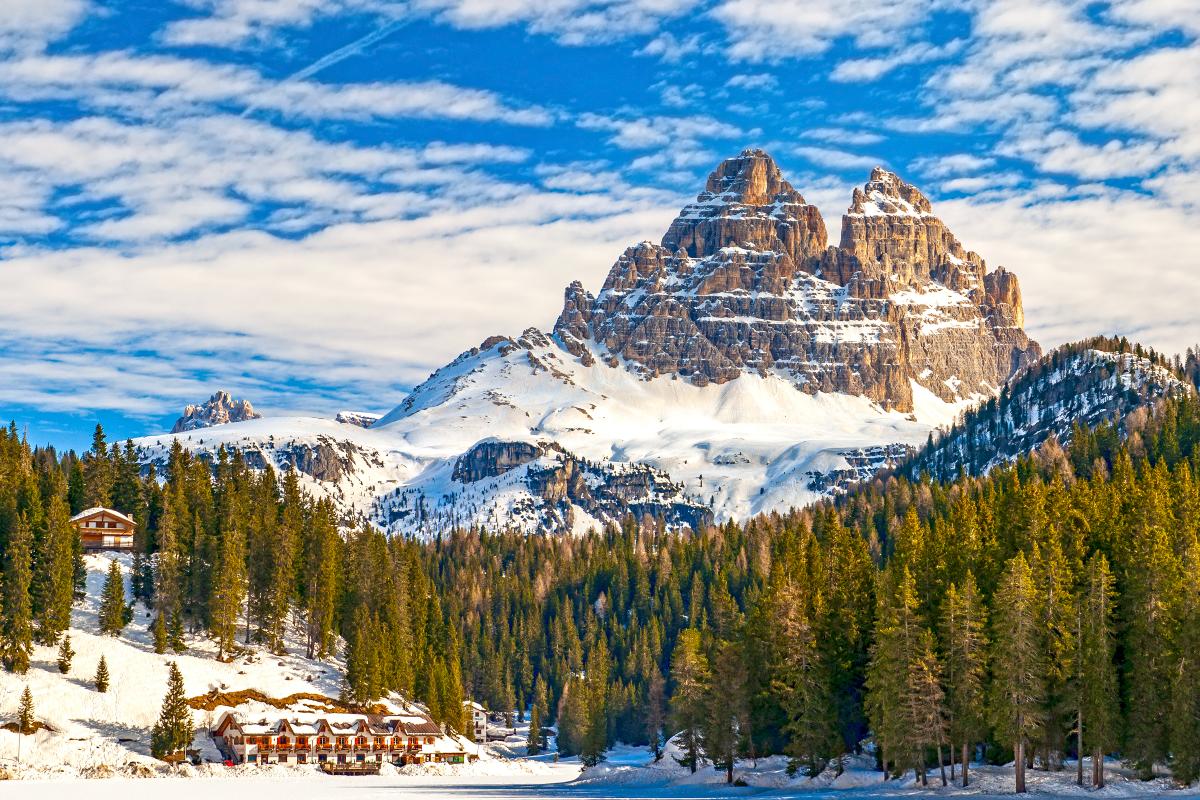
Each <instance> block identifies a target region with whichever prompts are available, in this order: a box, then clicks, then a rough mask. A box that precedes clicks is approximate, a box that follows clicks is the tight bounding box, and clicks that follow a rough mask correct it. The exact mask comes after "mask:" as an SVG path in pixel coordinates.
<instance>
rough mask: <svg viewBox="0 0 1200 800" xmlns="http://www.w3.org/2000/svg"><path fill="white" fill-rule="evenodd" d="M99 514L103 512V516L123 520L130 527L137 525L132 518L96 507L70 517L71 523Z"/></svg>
mask: <svg viewBox="0 0 1200 800" xmlns="http://www.w3.org/2000/svg"><path fill="white" fill-rule="evenodd" d="M100 512H104V513H105V514H111V515H112V516H114V517H116V518H117V519H122V520H125V521H126V522H128V523H129V524H130V525H136V524H137V523H136V522H135V521H134V520H133V518H131V517H127V516H125V515H124V514H122V513H121V512H120V511H114V510H113V509H111V508H105V507H104V506H96V507H95V508H88V509H84V510H83V511H80V512H79V513H78V514H76V515H75V516H73V517H71V522H77V521H78V520H81V519H87V518H88V517H90V516H92V515H94V514H99V513H100Z"/></svg>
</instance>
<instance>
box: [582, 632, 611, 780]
mask: <svg viewBox="0 0 1200 800" xmlns="http://www.w3.org/2000/svg"><path fill="white" fill-rule="evenodd" d="M610 669H611V662H610V657H609V652H608V646H607V645H606V644H605V643H604V639H603V638H600V639H597V640H596V643H595V644H593V645H592V648H591V650H590V651H589V652H588V659H587V670H586V672H585V674H584V681H583V685H584V689H585V692H586V694H587V700H586V703H585V709H586V715H587V722H586V725H585V729H584V738H583V746H582V748H581V749H580V751H579V757H580V760H581V761H582V762H583V763H584V765H585V766H594V765H595V764H598V763H600V762H601V761H602V760H604V752H605V751H606V750H608V693H609V686H608V678H609V672H610Z"/></svg>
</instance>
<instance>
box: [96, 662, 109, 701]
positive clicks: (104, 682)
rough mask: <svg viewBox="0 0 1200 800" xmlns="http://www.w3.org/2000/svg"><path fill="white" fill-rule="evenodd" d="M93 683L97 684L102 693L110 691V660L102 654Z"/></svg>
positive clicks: (98, 690) (97, 688)
mask: <svg viewBox="0 0 1200 800" xmlns="http://www.w3.org/2000/svg"><path fill="white" fill-rule="evenodd" d="M92 683H94V684H95V685H96V691H97V692H100V694H104V693H105V692H107V691H108V660H107V659H105V658H104V656H100V661H99V663H97V664H96V676H95V677H94V678H93V679H92Z"/></svg>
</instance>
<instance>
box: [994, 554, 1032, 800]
mask: <svg viewBox="0 0 1200 800" xmlns="http://www.w3.org/2000/svg"><path fill="white" fill-rule="evenodd" d="M997 597H999V598H1002V601H1001V602H1000V603H998V604H997V608H995V609H994V611H993V617H992V656H991V662H992V685H991V694H990V711H991V717H992V723H993V725H994V726H995V731H996V736H997V738H998V739H999V740H1000V741H1002V742H1004V743H1005V744H1010V745H1012V748H1013V756H1014V764H1015V767H1016V791H1017V792H1018V793H1023V792H1025V791H1026V789H1025V756H1026V752H1027V749H1026V748H1027V747H1028V746H1029V743H1030V742H1032V741H1036V740H1037V737H1038V736H1039V735H1040V734H1041V726H1042V702H1043V697H1044V689H1043V685H1042V681H1043V675H1044V666H1043V663H1042V650H1041V647H1040V642H1039V638H1038V607H1037V593H1036V588H1035V587H1034V583H1033V575H1032V573H1031V571H1030V569H1029V562H1027V561H1026V560H1025V556H1024V554H1023V553H1017V554H1016V555H1015V556H1013V557H1012V558H1011V559H1009V560H1008V562H1007V564H1006V566H1005V568H1004V572H1003V574H1002V575H1001V577H1000V585H999V587H998V589H997Z"/></svg>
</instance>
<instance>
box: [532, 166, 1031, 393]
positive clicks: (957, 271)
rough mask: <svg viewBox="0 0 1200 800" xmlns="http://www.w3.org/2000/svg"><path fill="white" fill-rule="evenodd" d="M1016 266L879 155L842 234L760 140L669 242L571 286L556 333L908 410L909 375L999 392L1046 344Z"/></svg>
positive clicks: (570, 346) (644, 360) (695, 377)
mask: <svg viewBox="0 0 1200 800" xmlns="http://www.w3.org/2000/svg"><path fill="white" fill-rule="evenodd" d="M1023 321H1024V319H1023V313H1022V310H1021V293H1020V288H1019V286H1018V283H1017V280H1016V276H1014V275H1013V274H1012V273H1010V272H1007V271H1005V270H1003V269H999V270H996V271H994V272H990V273H989V272H988V271H987V267H986V265H985V263H984V261H983V259H982V258H980V257H979V255H977V254H976V253H973V252H970V251H967V250H965V249H964V248H963V247H962V245H961V244H960V243H959V241H958V240H957V239H956V238H955V237H954V235H953V234H952V233H951V232H950V231H949V230H948V229H947V228H946V226H945V225H944V224H943V223H942V222H941V220H939V219H938V218H937V217H936V216H934V215H933V211H932V206H931V204H930V202H929V200H928V199H927V198H926V197H925V196H924V195H923V194H922V193H921V192H920V191H919V190H918V189H916V188H915V187H913V186H911V185H909V184H907V183H905V182H904V181H902V180H901V179H900V178H899V177H898V176H896V175H895V174H894V173H891V172H888V171H887V170H884V169H881V168H876V169H875V170H873V171H872V173H871V177H870V180H868V181H867V183H866V185H865V186H863V187H862V188H861V189H855V191H854V195H853V197H852V199H851V204H850V207H849V209H848V210H847V212H846V214H845V216H844V217H843V219H842V237H841V242H840V244H839V245H838V246H836V247H829V246H827V242H826V231H825V224H824V221H823V220H822V219H821V215H820V213H819V212H818V211H817V209H816V208H815V207H814V206H811V205H809V204H808V203H806V202H805V200H804V198H803V196H802V195H801V194H800V193H799V192H797V191H796V190H795V189H794V188H793V187H792V186H791V185H790V184H789V183H788V182H787V181H786V180H785V179H784V178H783V176H782V174H781V173H780V171H779V168H778V166H776V164H775V162H774V161H773V160H772V158H771V157H770V156H769V155H767V154H766V153H764V152H763V151H761V150H746V151H745V152H743V153H742V154H741V155H739V156H738V157H737V158H732V159H729V160H727V161H724V162H722V163H721V164H720V165H719V166H718V167H717V169H716V170H715V171H714V172H713V173H712V175H710V176H709V179H708V184H707V186H706V189H705V191H704V192H703V193H701V194H700V196H699V197H698V198H697V199H696V202H695V203H693V204H691V205H688V206H687V207H685V208H684V209H683V211H682V212H680V215H679V217H677V218H676V220H675V221H674V222H673V223H672V224H671V226H670V228H668V230H667V233H666V235H664V236H663V239H662V242H661V243H660V244H653V243H651V242H643V243H641V244H639V245H636V246H634V247H631V248H629V249H627V250H626V251H625V253H624V254H622V256H621V257H620V258H619V259H618V260H617V262H616V263H615V264H614V265H613V267H612V269H611V270H610V271H609V274H608V278H607V279H606V280H605V282H604V285H603V287H602V288H601V291H600V294H599V295H597V296H595V297H593V296H592V295H591V294H590V293H589V292H587V290H586V289H584V287H583V286H582V284H580V283H578V282H576V283H573V284H571V285H570V286H569V287H567V290H566V296H565V300H564V304H563V311H562V314H561V315H560V316H559V319H558V322H557V323H556V325H555V328H554V331H555V334H556V335H557V338H558V340H559V341H560V342H561V344H562V345H563V347H564V348H565V349H566V350H568V351H569V352H570V353H572V354H573V355H575V356H576V357H578V358H579V359H581V360H582V361H583V363H585V364H590V363H591V362H592V361H594V360H595V359H597V358H599V359H602V360H603V361H605V363H608V364H609V365H610V366H615V365H617V364H618V363H620V362H622V361H624V362H625V364H626V365H628V366H629V367H630V368H631V369H634V370H636V371H638V372H640V373H641V374H643V375H644V376H645V377H647V378H653V377H656V376H659V375H678V376H680V377H684V378H687V379H689V380H691V381H692V382H693V383H695V384H697V385H705V384H707V383H710V382H714V383H725V382H727V381H731V380H734V379H735V378H737V377H738V376H739V375H742V374H745V373H748V372H752V373H758V374H767V373H770V372H774V373H776V374H780V375H783V376H786V377H787V378H788V379H789V380H790V381H791V382H793V383H794V385H796V386H797V388H799V389H801V390H802V391H805V392H809V393H815V392H818V391H823V392H843V393H846V394H856V395H865V396H867V397H869V398H871V399H872V400H874V401H876V402H878V403H880V404H881V405H882V406H884V407H885V408H889V409H896V410H900V411H911V410H912V408H913V388H912V387H913V385H914V383H915V384H917V385H920V386H923V387H924V388H925V389H927V390H929V391H930V392H932V393H933V394H935V395H937V396H938V397H940V398H942V399H943V400H946V401H948V402H952V401H956V400H960V399H965V398H970V397H974V396H990V395H991V394H992V393H994V392H995V391H996V390H997V389H998V388H999V387H1000V386H1001V385H1002V384H1003V383H1004V381H1005V380H1006V379H1007V378H1008V377H1009V376H1010V375H1011V374H1013V372H1015V371H1016V370H1017V369H1019V368H1020V367H1021V366H1023V365H1025V364H1027V363H1030V362H1031V361H1032V360H1034V359H1036V358H1037V357H1038V355H1039V354H1040V350H1039V348H1038V346H1037V344H1036V343H1035V342H1033V341H1031V340H1030V339H1029V338H1028V337H1027V336H1026V335H1025V333H1024V331H1023V330H1021V325H1022V323H1023Z"/></svg>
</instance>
